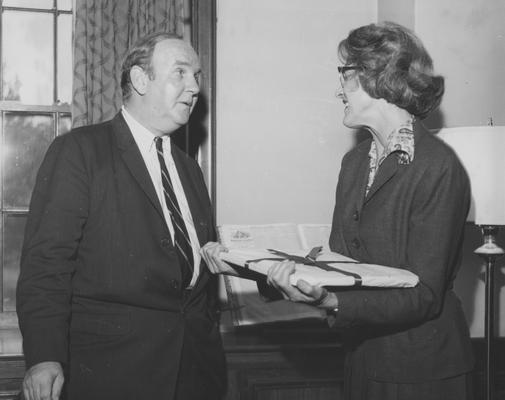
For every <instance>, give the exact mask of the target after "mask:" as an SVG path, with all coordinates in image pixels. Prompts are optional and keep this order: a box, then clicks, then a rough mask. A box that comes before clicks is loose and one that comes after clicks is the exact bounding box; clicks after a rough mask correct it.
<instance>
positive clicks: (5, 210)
mask: <svg viewBox="0 0 505 400" xmlns="http://www.w3.org/2000/svg"><path fill="white" fill-rule="evenodd" d="M57 3H58V1H57V0H53V6H52V8H35V7H33V8H32V7H16V6H4V5H3V1H2V0H0V31H1V30H2V26H3V15H4V13H3V12H4V11H17V12H31V13H44V14H52V15H53V24H52V25H53V47H52V50H53V52H52V57H53V70H52V76H53V104H51V105H37V104H24V103H21V102H18V101H12V100H3V99H2V98H3V90H4V79H3V73H4V71H3V68H0V95H1V97H0V144H1V145H2V147H3V145H4V133H5V132H4V129H5V116H6V114H10V113H16V114H18V115H24V116H27V117H29V116H37V115H46V116H51V117H52V118H53V126H52V133H53V138H55V137H56V136H57V135H59V134H60V130H61V127H60V118H61V117H70V118H71V117H72V112H71V111H72V109H71V104H69V103H61V102H60V101H59V99H58V89H59V88H58V84H59V82H58V17H59V16H60V15H62V14H66V15H71V16H72V17H73V9H70V10H65V9H58V7H57ZM72 24H73V23H72ZM73 34H74V33H73V29H72V36H73ZM0 60H3V42H2V43H0ZM3 161H4V156H3V154H0V217H1V219H0V335H1V336H4V335H2V334H4V333H5V334H6V333H7V331H8V332H9V334H8V335H7V334H6V335H5V337H4V338H2V339H3V340H2V342H3V343H4V342H5V340H9V341H14V342H15V343H14V344H13V343H7V344H5V343H4V348H0V355H3V354H6V353H5V348H8V349H12V348H15V349H21V336H20V333H19V324H18V319H17V314H16V312H15V311H4V306H5V304H4V246H5V226H4V225H5V224H4V221H5V219H6V218H5V217H6V216H9V215H21V216H26V215H28V207H27V206H26V207H6V206H5V205H4V182H3V177H4V165H3V164H4V162H3ZM18 341H19V343H18ZM8 353H9V354H10V353H11V352H8ZM15 353H17V351H16V352H15Z"/></svg>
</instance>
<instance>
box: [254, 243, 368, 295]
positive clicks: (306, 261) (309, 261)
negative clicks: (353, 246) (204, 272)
mask: <svg viewBox="0 0 505 400" xmlns="http://www.w3.org/2000/svg"><path fill="white" fill-rule="evenodd" d="M267 250H268V251H269V252H270V253H272V254H273V255H276V256H278V257H276V258H258V259H255V260H247V261H246V262H245V265H244V266H245V268H249V264H251V263H256V262H260V261H283V260H288V261H294V262H295V263H297V264H303V265H310V266H313V267H317V268H321V269H323V270H325V271H329V272H339V273H341V274H343V275H346V276H352V277H353V278H354V285H355V286H361V285H362V283H363V280H362V278H361V275H359V274H356V273H355V272H349V271H344V270H342V269H340V268H335V267H330V266H329V265H328V264H333V263H338V264H344V263H345V264H359V262H358V261H338V262H337V261H317V260H316V258H317V255H318V254H319V253H320V252H321V250H322V247H321V246H318V247H314V248H313V249H312V250H311V251H310V252H309V254H307V255H306V256H305V257H302V256H297V255H293V254H288V253H284V252H282V251H278V250H274V249H267Z"/></svg>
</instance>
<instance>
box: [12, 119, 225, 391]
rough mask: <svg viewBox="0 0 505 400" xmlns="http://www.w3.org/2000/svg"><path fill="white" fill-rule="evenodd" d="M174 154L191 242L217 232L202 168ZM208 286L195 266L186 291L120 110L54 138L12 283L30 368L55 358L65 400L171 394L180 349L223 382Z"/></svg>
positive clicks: (208, 277) (203, 269)
mask: <svg viewBox="0 0 505 400" xmlns="http://www.w3.org/2000/svg"><path fill="white" fill-rule="evenodd" d="M172 154H173V158H174V161H175V164H176V166H177V170H178V172H179V175H180V178H181V181H182V185H183V187H184V191H185V194H186V197H187V200H188V204H189V208H190V210H191V214H192V216H193V221H194V225H195V228H196V232H197V235H198V238H199V241H200V245H203V244H205V243H206V242H207V241H209V240H215V229H214V224H213V218H212V212H211V205H210V201H209V198H208V194H207V189H206V186H205V183H204V180H203V176H202V174H201V171H200V169H199V167H198V165H197V164H196V162H195V161H194V160H192V159H190V158H189V157H187V156H186V155H185V154H184V153H182V152H181V151H180V150H179V149H177V148H176V146H172ZM215 290H216V285H215V281H214V278H213V277H212V276H211V274H210V273H209V272H208V270H207V268H206V267H205V266H204V265H203V264H202V266H201V272H200V275H199V278H198V281H197V282H196V285H195V287H194V289H193V290H192V291H191V294H190V295H189V297H188V298H186V296H184V293H183V292H184V289H183V288H181V270H180V268H179V262H178V259H177V255H176V252H175V250H174V247H173V245H172V241H171V238H170V233H169V230H168V227H167V224H166V222H165V220H164V217H163V212H162V209H161V205H160V203H159V200H158V197H157V195H156V192H155V189H154V185H153V184H152V181H151V178H150V176H149V173H148V171H147V168H146V166H145V163H144V161H143V159H142V156H141V154H140V151H139V149H138V147H137V145H136V143H135V141H134V139H133V136H132V134H131V132H130V130H129V128H128V126H127V125H126V123H125V121H124V119H123V117H122V116H121V114H118V115H117V116H116V117H115V118H114V119H113V120H112V121H109V122H105V123H103V124H99V125H95V126H88V127H83V128H78V129H75V130H73V131H72V132H70V133H69V134H66V135H64V136H62V137H59V138H57V139H56V140H55V141H54V142H53V144H52V145H51V146H50V148H49V150H48V152H47V155H46V157H45V160H44V162H43V163H42V166H41V168H40V170H39V173H38V176H37V182H36V185H35V189H34V192H33V196H32V200H31V205H30V215H29V218H28V223H27V227H26V234H25V242H24V246H23V252H22V261H21V274H20V278H19V282H18V290H17V305H18V316H19V322H20V327H21V331H22V334H23V346H24V353H25V357H26V365H27V368H29V367H31V366H32V365H34V364H36V363H39V362H41V361H59V362H61V363H62V364H63V365H64V367H66V368H65V369H66V371H68V376H67V380H68V392H69V397H70V398H71V399H81V398H82V399H93V400H97V399H107V400H111V399H121V400H125V399H162V398H163V399H171V398H173V393H174V388H175V386H176V379H177V376H178V370H179V360H180V357H181V350H182V348H183V345H184V346H185V349H186V350H187V351H190V354H191V358H192V359H193V360H194V361H195V363H196V368H201V369H204V370H205V371H206V373H207V375H208V376H209V377H210V380H212V381H213V383H214V384H215V385H216V386H217V387H219V386H223V385H224V377H225V371H224V356H223V350H222V344H221V339H220V334H219V329H218V325H217V319H216V303H217V302H216V291H215ZM195 384H197V383H196V382H195Z"/></svg>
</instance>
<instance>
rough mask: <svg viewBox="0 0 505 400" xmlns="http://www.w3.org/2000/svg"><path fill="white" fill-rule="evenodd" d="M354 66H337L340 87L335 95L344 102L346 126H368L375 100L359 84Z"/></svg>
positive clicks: (344, 121) (373, 111)
mask: <svg viewBox="0 0 505 400" xmlns="http://www.w3.org/2000/svg"><path fill="white" fill-rule="evenodd" d="M358 73H359V72H358V70H357V69H356V68H355V67H351V66H345V67H340V68H339V75H340V88H339V89H338V90H337V97H338V98H340V99H341V100H342V102H343V103H344V107H345V108H344V119H343V124H344V125H345V126H347V127H348V128H359V127H363V126H370V125H371V124H372V123H373V120H374V114H375V107H374V106H375V103H376V100H375V99H373V98H372V97H370V95H369V94H368V93H367V92H365V90H363V88H362V87H361V85H360V82H359V77H358Z"/></svg>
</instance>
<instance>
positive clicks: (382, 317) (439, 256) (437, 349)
mask: <svg viewBox="0 0 505 400" xmlns="http://www.w3.org/2000/svg"><path fill="white" fill-rule="evenodd" d="M417 125H420V124H417ZM414 138H415V157H414V160H413V161H412V163H410V164H408V165H402V164H399V163H398V159H397V156H396V155H395V154H394V153H392V154H391V155H389V156H388V157H387V158H386V159H385V160H384V162H383V163H382V164H381V166H380V168H379V169H378V172H377V175H376V178H375V181H374V183H373V185H372V187H371V189H370V191H369V193H368V195H367V196H366V197H365V185H366V182H367V179H368V163H369V159H368V151H369V149H370V143H371V139H369V140H365V141H363V142H361V143H360V144H358V146H357V147H355V148H354V149H353V150H351V151H350V152H349V153H347V154H346V155H345V157H344V159H343V161H342V167H341V171H340V177H339V181H338V185H337V191H336V204H335V211H334V216H333V226H332V231H331V236H330V247H331V249H332V250H333V251H336V252H339V253H342V254H345V255H347V256H349V257H352V258H354V259H357V260H359V261H362V262H366V263H375V264H382V265H387V266H391V267H398V268H405V269H408V270H410V271H412V272H414V273H416V274H417V275H418V276H419V279H420V282H419V284H418V285H417V286H416V287H415V288H410V289H369V290H367V289H360V290H350V291H341V292H338V293H337V296H338V299H339V306H338V311H337V312H336V314H335V324H336V326H337V327H345V328H349V329H347V330H345V332H346V336H348V337H349V338H352V340H350V345H351V346H353V348H354V351H359V352H360V353H361V355H360V357H364V360H365V361H364V364H365V365H366V371H365V373H366V374H367V376H368V377H369V378H371V379H375V380H379V381H388V382H419V381H426V380H432V379H440V378H445V377H450V376H454V375H457V374H461V373H464V372H467V371H469V370H471V369H472V367H473V356H472V349H471V343H470V339H469V333H468V327H467V323H466V320H465V316H464V314H463V311H462V307H461V304H460V301H459V299H458V298H457V297H456V295H455V294H454V292H453V290H452V289H453V283H454V279H455V277H456V273H457V271H458V268H459V265H460V259H461V246H462V240H463V229H464V224H465V220H466V216H467V212H468V208H469V201H470V188H469V181H468V177H467V175H466V173H465V170H464V169H463V167H462V165H461V163H460V162H459V160H458V158H457V157H456V155H455V153H454V152H453V151H452V150H451V149H450V148H449V147H448V146H447V145H446V144H444V143H443V142H442V141H441V140H440V139H438V138H437V137H435V136H433V135H432V134H430V133H429V132H427V131H426V130H425V129H424V128H423V127H422V126H418V127H416V129H415V132H414Z"/></svg>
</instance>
